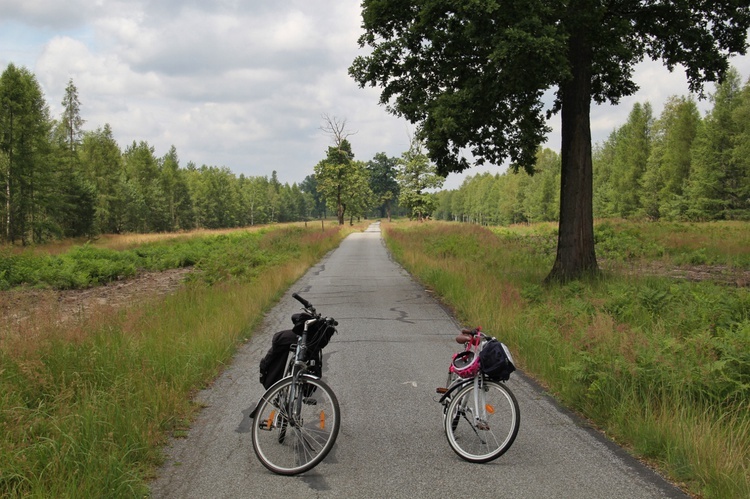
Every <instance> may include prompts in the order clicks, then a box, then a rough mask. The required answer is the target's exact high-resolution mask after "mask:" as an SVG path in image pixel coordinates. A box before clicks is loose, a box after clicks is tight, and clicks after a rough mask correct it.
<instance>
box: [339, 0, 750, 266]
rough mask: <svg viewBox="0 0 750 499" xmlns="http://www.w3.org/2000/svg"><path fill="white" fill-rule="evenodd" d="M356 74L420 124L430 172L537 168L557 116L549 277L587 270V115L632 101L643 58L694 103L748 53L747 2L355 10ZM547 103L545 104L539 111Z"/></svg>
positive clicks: (528, 1) (495, 3)
mask: <svg viewBox="0 0 750 499" xmlns="http://www.w3.org/2000/svg"><path fill="white" fill-rule="evenodd" d="M362 19H363V28H364V30H365V33H364V34H363V35H362V36H361V38H360V40H359V43H360V45H361V46H362V47H364V46H369V47H371V49H372V51H371V53H369V54H368V55H364V56H359V57H357V58H356V59H355V60H354V62H353V64H352V66H351V68H350V70H349V71H350V74H351V76H352V77H353V78H354V79H355V80H356V81H357V82H358V83H359V84H360V86H363V87H364V86H367V85H371V86H380V87H381V88H382V92H381V96H380V102H381V103H382V104H384V105H386V106H388V109H389V110H390V111H391V112H392V113H394V114H396V115H399V116H403V117H405V118H406V119H407V120H409V121H410V122H412V123H417V124H418V126H419V128H418V133H419V135H420V137H421V138H423V139H424V141H425V144H426V147H427V150H428V153H429V156H430V157H431V158H432V159H433V160H434V161H435V163H436V165H437V169H438V172H439V173H440V174H442V175H447V174H448V173H450V172H460V171H463V170H465V169H466V168H468V167H469V166H470V163H469V160H468V159H467V157H472V159H473V161H475V162H476V163H477V164H481V163H483V162H489V163H492V164H497V165H499V164H501V163H503V162H504V161H506V160H508V159H510V161H512V163H513V166H514V168H516V169H517V168H519V167H523V168H526V169H527V170H529V169H531V168H532V167H533V164H534V161H535V154H536V151H537V149H538V147H539V146H540V144H541V143H542V142H543V141H544V139H545V135H546V133H547V132H548V130H549V128H548V125H547V120H548V119H549V118H550V117H551V116H552V115H553V114H555V113H557V112H560V113H561V119H562V144H561V156H562V171H561V195H560V230H559V239H558V252H557V259H556V261H555V264H554V266H553V269H552V272H551V273H550V277H551V278H557V279H562V280H566V279H570V278H575V277H578V276H580V275H582V274H584V273H590V272H596V271H597V269H598V267H597V264H596V257H595V254H594V240H593V215H592V190H593V187H592V160H591V132H590V122H589V115H590V106H591V101H592V100H593V101H594V102H597V103H603V102H611V103H617V102H618V101H619V99H620V98H622V97H623V96H627V95H631V94H633V93H634V92H635V91H636V90H637V86H636V84H635V82H634V80H633V70H634V67H635V65H636V64H637V63H638V62H640V61H641V60H643V59H644V58H645V57H650V58H652V59H661V60H662V61H663V62H664V63H665V64H666V66H667V67H668V68H669V69H673V68H675V67H676V66H677V65H682V66H683V67H684V68H685V72H686V75H687V78H688V82H689V84H690V88H691V89H692V90H693V91H698V92H700V91H702V85H703V83H704V82H706V81H716V80H720V79H721V78H723V76H724V74H725V72H726V70H727V68H728V63H727V58H728V56H729V55H731V54H733V53H743V54H744V53H745V49H746V41H745V40H746V37H747V31H748V28H749V27H750V6H748V4H747V2H746V1H744V0H730V1H726V2H721V3H717V2H673V1H668V0H653V1H642V0H604V1H600V0H596V1H594V0H572V1H570V2H549V1H547V0H523V1H500V0H483V1H481V2H449V1H445V0H421V1H413V2H391V1H388V0H364V1H363V3H362ZM548 91H552V92H553V94H554V100H553V102H552V103H551V104H545V101H544V98H545V95H547V94H548Z"/></svg>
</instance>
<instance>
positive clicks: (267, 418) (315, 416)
mask: <svg viewBox="0 0 750 499" xmlns="http://www.w3.org/2000/svg"><path fill="white" fill-rule="evenodd" d="M340 424H341V413H340V410H339V403H338V400H337V399H336V396H335V395H334V393H333V391H332V390H331V388H330V387H329V386H328V385H327V384H325V383H324V382H323V381H321V380H320V379H317V378H314V377H311V376H305V375H303V376H300V378H299V380H298V381H297V382H296V383H295V382H294V379H293V378H292V377H291V376H289V377H287V378H284V379H282V380H280V381H278V382H277V383H275V384H274V385H273V386H271V387H270V388H269V389H268V390H267V391H266V393H265V394H263V397H262V398H261V400H260V402H259V403H258V408H257V410H256V413H255V419H254V421H253V430H252V441H253V449H254V450H255V454H256V455H257V456H258V459H259V460H260V462H261V463H263V466H265V467H266V468H268V469H269V470H271V471H273V472H274V473H278V474H280V475H297V474H299V473H304V472H305V471H308V470H311V469H312V468H314V467H315V466H317V464H318V463H320V462H321V461H322V460H323V459H324V458H325V457H326V455H328V453H329V452H330V451H331V448H332V447H333V444H334V443H335V442H336V437H337V436H338V433H339V426H340Z"/></svg>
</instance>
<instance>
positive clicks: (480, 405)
mask: <svg viewBox="0 0 750 499" xmlns="http://www.w3.org/2000/svg"><path fill="white" fill-rule="evenodd" d="M484 382H485V376H484V375H482V374H478V375H476V376H474V377H473V378H458V379H457V380H456V381H455V382H454V383H453V384H452V385H451V386H449V387H448V390H447V391H446V392H445V393H444V394H443V396H442V397H440V400H439V402H440V403H441V404H443V405H446V404H447V403H448V402H449V401H450V399H451V396H452V394H453V393H454V392H456V391H458V390H460V389H461V388H463V387H465V386H466V385H468V384H474V407H473V411H472V414H474V423H475V425H478V424H481V423H482V422H484V421H487V406H486V404H485V403H484V401H483V400H481V401H480V400H479V398H480V393H481V394H483V393H484V390H481V388H482V387H483V386H484Z"/></svg>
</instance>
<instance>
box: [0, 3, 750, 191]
mask: <svg viewBox="0 0 750 499" xmlns="http://www.w3.org/2000/svg"><path fill="white" fill-rule="evenodd" d="M360 26H361V18H360V0H341V1H337V2H333V1H331V0H274V1H268V0H245V1H243V0H210V1H208V0H206V1H204V0H67V1H65V2H62V1H60V0H0V71H2V70H4V69H5V68H6V67H7V65H8V64H9V63H13V64H15V65H17V66H25V67H26V68H28V69H29V70H30V71H31V72H33V73H34V74H35V75H36V77H37V80H38V81H39V83H40V85H41V87H42V89H43V91H44V93H45V96H46V99H47V103H48V104H49V106H50V110H51V112H52V115H53V116H54V117H59V116H60V114H61V112H62V106H61V105H60V102H61V101H62V97H63V92H64V90H65V87H66V85H67V83H68V81H69V80H70V79H72V80H73V83H74V84H75V85H76V87H77V88H78V95H79V98H80V100H81V114H82V117H83V118H84V119H85V120H86V124H85V125H84V128H85V129H87V130H94V129H96V128H99V127H102V126H104V124H106V123H109V125H110V126H111V128H112V130H113V133H114V135H115V138H116V140H117V141H118V143H119V144H120V147H121V148H123V149H124V148H125V147H126V146H127V145H129V144H131V143H132V142H133V141H137V142H140V141H146V142H148V143H149V144H150V145H152V146H153V147H154V148H155V150H156V154H157V156H163V155H164V154H166V153H167V151H168V150H169V148H170V146H172V145H174V146H175V147H176V148H177V153H178V155H179V158H180V163H181V165H182V166H185V165H186V164H187V163H188V162H189V161H193V162H194V163H196V164H197V165H198V166H200V165H203V164H206V165H212V166H226V167H228V168H229V169H230V170H232V171H233V172H234V173H236V174H238V175H239V174H240V173H244V174H245V175H252V176H255V175H261V176H270V175H271V172H272V171H274V170H275V171H276V172H277V174H278V177H279V180H281V182H282V183H290V184H291V183H293V182H301V181H302V180H303V179H304V178H305V177H306V176H307V175H310V174H311V173H312V172H313V167H314V165H315V164H316V163H317V162H318V161H320V160H321V159H323V158H324V157H325V151H326V148H327V147H328V146H329V145H331V141H330V137H328V136H326V135H325V134H324V133H323V132H322V131H321V130H320V127H321V125H322V116H323V115H324V114H327V115H329V116H335V117H338V118H339V119H346V121H347V126H348V129H349V130H350V131H351V132H356V134H355V135H352V136H351V137H350V142H351V143H352V147H353V151H354V153H355V156H356V158H357V159H360V160H364V161H367V160H369V159H372V157H373V156H374V155H375V154H376V153H378V152H381V151H382V152H385V153H386V154H388V155H389V156H400V155H401V153H402V152H403V151H405V150H406V149H407V147H408V138H409V134H410V133H411V132H412V131H413V127H412V126H411V125H409V124H408V123H407V122H405V121H404V120H401V119H397V118H395V117H393V116H391V115H389V114H388V113H387V112H386V111H385V109H384V108H383V107H381V106H378V104H377V102H378V92H377V90H375V89H365V90H363V89H360V88H358V86H357V85H356V84H355V82H354V81H353V80H352V79H351V78H350V77H349V76H348V74H347V68H348V67H349V65H350V64H351V62H352V60H353V59H354V57H356V56H357V55H358V54H359V53H360V49H359V47H358V46H357V43H356V40H357V38H358V36H359V34H360V32H361V28H360ZM733 64H734V65H735V67H737V68H738V69H739V71H740V74H741V75H742V78H743V80H746V79H747V78H748V76H749V75H750V58H748V57H743V58H739V59H735V60H733ZM637 81H638V83H639V84H640V86H641V87H642V90H641V91H640V92H639V93H638V94H637V95H635V96H633V97H631V98H628V99H624V100H623V102H622V103H621V104H620V105H619V106H617V107H612V106H599V107H594V108H592V116H591V119H592V133H593V140H594V142H601V141H603V140H605V139H606V137H607V136H608V135H609V133H610V132H611V131H612V130H613V129H614V128H615V127H617V126H620V125H622V124H623V123H624V121H625V119H626V117H627V114H628V113H629V111H630V109H631V108H632V106H633V104H634V103H635V102H646V101H649V102H651V104H652V106H653V108H654V113H655V114H656V115H657V116H658V114H659V113H660V112H661V110H662V107H663V103H664V100H665V99H666V98H667V97H668V96H670V95H687V94H688V90H687V85H686V82H685V77H684V74H683V73H682V72H675V73H671V74H670V73H669V72H667V71H666V69H664V68H663V67H662V66H661V64H659V63H643V64H642V65H641V66H639V68H638V72H637ZM707 90H709V91H713V87H712V86H709V87H707ZM700 105H701V107H702V109H707V107H708V105H707V103H702V104H700ZM550 125H551V126H552V127H553V128H554V131H553V132H552V133H551V134H550V136H549V140H548V142H547V144H546V145H547V146H548V147H551V148H553V149H555V150H559V142H560V136H559V117H556V118H553V121H552V122H551V123H550ZM502 169H503V168H502V167H491V168H487V167H483V168H482V169H481V170H479V169H471V170H469V171H467V172H466V173H464V174H462V175H455V174H452V175H451V176H449V177H448V180H447V182H446V184H445V186H444V187H445V188H456V187H458V186H459V185H460V184H461V182H462V180H463V178H464V177H465V176H466V175H467V174H468V175H473V174H476V173H479V172H482V171H487V170H489V171H493V172H494V171H498V172H499V171H502Z"/></svg>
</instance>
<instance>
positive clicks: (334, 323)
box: [292, 293, 339, 327]
mask: <svg viewBox="0 0 750 499" xmlns="http://www.w3.org/2000/svg"><path fill="white" fill-rule="evenodd" d="M292 298H294V299H295V300H297V301H298V302H300V303H301V304H302V306H303V307H305V309H307V311H308V312H312V314H313V315H314V316H315V317H316V318H317V319H318V320H320V319H323V320H324V321H325V322H326V323H327V324H328V325H329V326H334V327H336V326H338V325H339V322H338V321H337V320H336V319H334V318H333V317H322V316H321V314H319V313H318V312H317V311H316V310H315V307H313V305H312V303H310V302H309V301H307V300H305V299H304V298H302V297H301V296H300V295H298V294H297V293H292Z"/></svg>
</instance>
